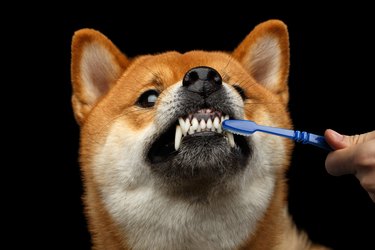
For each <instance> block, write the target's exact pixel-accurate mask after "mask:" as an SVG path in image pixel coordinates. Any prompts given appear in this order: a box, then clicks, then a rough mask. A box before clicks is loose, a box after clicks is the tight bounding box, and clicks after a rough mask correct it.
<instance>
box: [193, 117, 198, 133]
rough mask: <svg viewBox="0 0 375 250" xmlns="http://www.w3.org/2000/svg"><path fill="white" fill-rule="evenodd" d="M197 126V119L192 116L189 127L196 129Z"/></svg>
mask: <svg viewBox="0 0 375 250" xmlns="http://www.w3.org/2000/svg"><path fill="white" fill-rule="evenodd" d="M198 126H199V123H198V120H197V118H195V117H194V118H193V120H192V121H191V127H192V128H193V130H197V128H198Z"/></svg>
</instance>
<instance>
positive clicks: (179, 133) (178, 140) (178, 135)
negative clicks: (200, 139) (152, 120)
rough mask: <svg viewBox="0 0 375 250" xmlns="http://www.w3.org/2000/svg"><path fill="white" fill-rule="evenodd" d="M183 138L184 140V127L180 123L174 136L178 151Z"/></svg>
mask: <svg viewBox="0 0 375 250" xmlns="http://www.w3.org/2000/svg"><path fill="white" fill-rule="evenodd" d="M181 140H182V129H181V127H180V126H179V125H177V126H176V134H175V137H174V148H175V149H176V151H177V150H178V149H179V148H180V145H181Z"/></svg>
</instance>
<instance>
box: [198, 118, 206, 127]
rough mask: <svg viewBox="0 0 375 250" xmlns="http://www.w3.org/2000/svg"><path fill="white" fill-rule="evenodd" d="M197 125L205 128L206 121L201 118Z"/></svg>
mask: <svg viewBox="0 0 375 250" xmlns="http://www.w3.org/2000/svg"><path fill="white" fill-rule="evenodd" d="M199 126H200V127H201V129H202V130H204V129H205V128H206V122H205V121H204V120H203V119H202V120H201V122H200V123H199Z"/></svg>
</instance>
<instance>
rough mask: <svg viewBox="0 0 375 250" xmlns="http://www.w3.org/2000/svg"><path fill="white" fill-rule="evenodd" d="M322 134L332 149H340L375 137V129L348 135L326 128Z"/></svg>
mask: <svg viewBox="0 0 375 250" xmlns="http://www.w3.org/2000/svg"><path fill="white" fill-rule="evenodd" d="M324 136H325V138H326V141H327V143H328V144H329V145H330V146H331V147H332V148H333V149H342V148H346V147H349V146H351V145H356V144H360V143H364V142H366V141H369V140H373V139H375V130H374V131H371V132H368V133H364V134H360V135H352V136H349V135H342V134H339V133H338V132H336V131H334V130H332V129H327V130H326V131H325V133H324Z"/></svg>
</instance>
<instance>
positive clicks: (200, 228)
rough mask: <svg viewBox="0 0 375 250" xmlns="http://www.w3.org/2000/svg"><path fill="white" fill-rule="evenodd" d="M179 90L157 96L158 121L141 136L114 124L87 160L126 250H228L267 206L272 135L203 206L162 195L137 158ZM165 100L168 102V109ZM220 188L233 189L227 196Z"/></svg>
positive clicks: (256, 142) (274, 159)
mask: <svg viewBox="0 0 375 250" xmlns="http://www.w3.org/2000/svg"><path fill="white" fill-rule="evenodd" d="M180 86H181V83H177V84H175V85H174V86H173V87H171V88H169V89H168V90H167V91H164V92H163V93H165V94H164V95H161V96H160V98H162V102H160V103H161V104H160V107H158V113H157V116H156V117H157V118H156V121H155V122H154V123H153V124H149V125H148V126H147V127H146V128H145V129H144V130H142V131H139V132H135V131H133V130H132V129H130V128H129V126H128V125H127V123H126V121H125V120H121V118H120V119H118V120H117V121H116V122H115V123H114V124H113V126H112V128H111V130H110V131H109V134H108V137H107V140H106V142H105V144H104V145H103V146H102V147H101V148H100V149H99V153H98V154H97V155H96V156H95V158H94V160H93V162H94V163H95V165H94V166H93V169H94V175H95V178H96V181H98V182H99V183H100V185H99V187H100V191H101V194H102V196H103V197H104V203H105V206H106V208H107V209H108V210H109V212H110V214H111V215H112V217H113V219H114V221H115V222H116V223H117V224H118V225H120V227H121V228H122V230H123V231H124V232H126V239H127V242H128V244H129V245H130V247H131V248H132V249H135V250H137V249H164V250H169V249H170V250H172V249H173V250H178V249H205V250H211V249H212V250H214V249H215V250H216V249H233V248H234V247H235V246H238V245H239V244H241V243H243V242H244V241H245V240H246V239H247V238H248V237H249V235H251V234H253V233H254V230H255V228H256V224H257V222H258V220H259V219H260V218H261V217H262V215H263V213H264V211H265V209H266V208H267V206H268V204H269V201H270V196H271V194H272V193H273V189H274V175H273V173H274V169H275V167H276V166H277V165H278V162H279V159H278V152H280V157H281V155H282V154H283V152H282V151H283V148H280V149H278V150H275V149H274V147H273V146H270V145H269V144H270V143H271V144H275V145H282V143H280V142H279V141H278V142H277V144H276V141H277V140H278V139H276V137H271V136H264V135H260V134H254V136H253V137H252V140H251V142H252V144H253V150H254V152H253V156H252V157H251V160H250V162H249V164H248V165H249V166H248V167H247V168H246V170H245V171H244V172H243V174H241V175H238V176H236V177H233V178H232V179H230V181H228V182H229V183H227V184H226V185H223V190H217V192H218V193H216V194H214V193H213V194H211V195H212V197H207V199H206V200H205V201H192V200H187V199H183V198H181V199H180V198H179V197H173V198H172V197H171V196H168V194H166V193H165V189H162V188H160V187H161V183H160V181H161V180H160V179H159V178H155V176H153V174H152V172H151V170H150V167H149V166H148V165H147V163H146V162H144V156H143V155H142V154H143V150H144V147H145V145H146V144H147V143H149V140H150V138H151V136H152V135H154V134H155V133H157V131H159V130H160V127H159V126H161V124H163V123H164V120H165V119H166V117H165V115H168V110H170V109H171V107H170V106H169V107H168V106H167V105H176V103H177V102H178V100H175V99H174V97H175V93H176V91H177V90H178V88H179V87H180ZM224 87H225V88H226V90H227V92H228V93H231V101H233V102H235V103H236V104H237V105H236V106H238V107H242V106H243V103H242V100H241V99H240V98H239V97H238V94H236V93H234V92H233V90H232V88H230V87H228V86H227V85H226V84H224ZM170 100H173V102H172V103H174V104H168V103H171V102H169V101H170ZM238 113H239V114H243V110H238ZM270 156H271V157H270ZM226 187H231V190H236V191H235V192H231V193H230V195H226V194H225V191H226V190H225V189H226ZM233 187H235V188H234V189H233ZM221 191H223V192H221Z"/></svg>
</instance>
